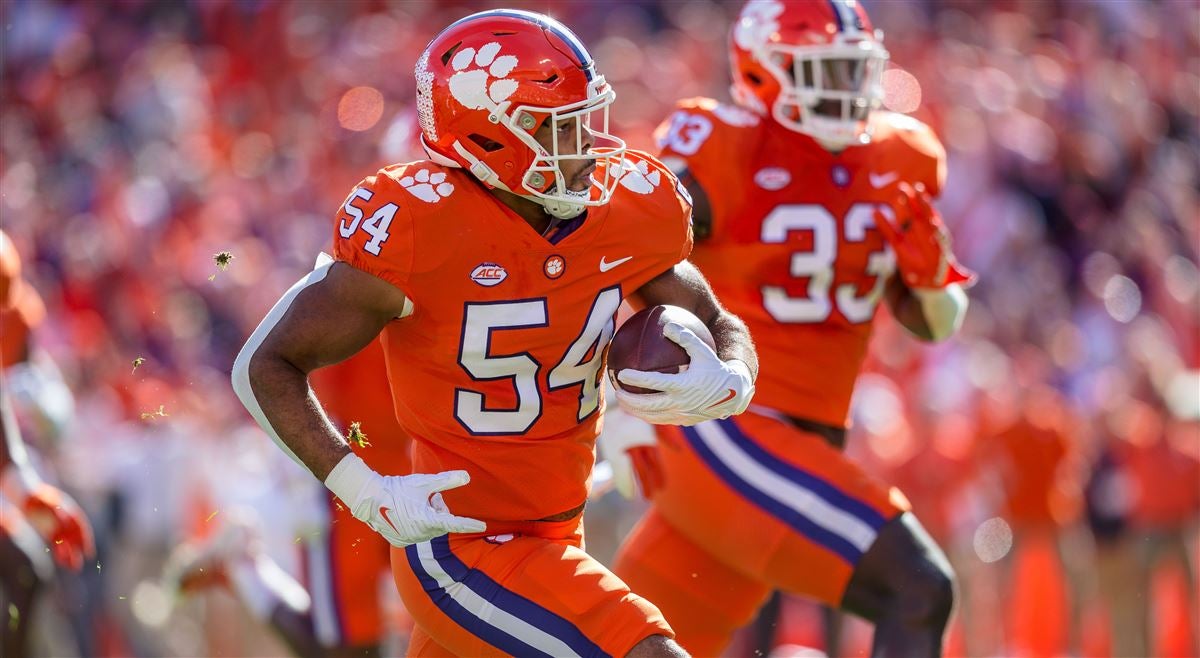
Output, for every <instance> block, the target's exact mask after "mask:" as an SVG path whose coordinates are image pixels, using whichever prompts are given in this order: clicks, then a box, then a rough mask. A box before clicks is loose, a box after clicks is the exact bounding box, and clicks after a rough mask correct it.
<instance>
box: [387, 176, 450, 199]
mask: <svg viewBox="0 0 1200 658" xmlns="http://www.w3.org/2000/svg"><path fill="white" fill-rule="evenodd" d="M400 187H403V188H404V189H406V190H408V193H409V194H411V195H413V196H415V197H417V198H418V199H420V200H422V201H424V202H425V203H437V202H438V201H441V200H442V199H444V198H446V197H448V196H450V195H451V194H452V193H453V192H454V184H453V183H447V182H446V172H443V171H439V172H437V173H436V174H430V173H429V170H428V169H422V170H421V171H418V172H417V173H416V174H414V175H412V176H405V177H404V178H401V179H400Z"/></svg>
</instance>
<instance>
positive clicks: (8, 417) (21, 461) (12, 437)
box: [0, 383, 41, 489]
mask: <svg viewBox="0 0 1200 658" xmlns="http://www.w3.org/2000/svg"><path fill="white" fill-rule="evenodd" d="M9 398H10V395H9V391H7V390H5V388H4V384H3V383H0V474H3V473H12V474H15V475H16V476H17V477H18V478H19V479H20V482H21V485H23V486H24V487H25V488H26V489H32V488H33V487H34V486H35V485H36V484H37V483H38V482H40V481H41V477H40V476H38V474H37V471H36V470H35V469H34V468H33V464H32V462H30V461H29V455H28V453H26V451H25V442H24V441H23V440H22V439H21V430H20V427H18V426H17V417H16V415H15V414H14V413H13V409H12V401H11V400H10V399H9Z"/></svg>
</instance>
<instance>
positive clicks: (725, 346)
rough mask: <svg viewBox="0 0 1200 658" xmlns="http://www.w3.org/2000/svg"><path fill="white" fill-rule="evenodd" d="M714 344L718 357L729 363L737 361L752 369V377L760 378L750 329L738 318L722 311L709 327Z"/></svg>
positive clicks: (756, 353)
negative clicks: (731, 360)
mask: <svg viewBox="0 0 1200 658" xmlns="http://www.w3.org/2000/svg"><path fill="white" fill-rule="evenodd" d="M708 330H709V331H710V332H712V335H713V342H715V343H716V344H717V356H720V357H721V358H722V359H724V360H726V361H728V360H730V359H737V360H738V361H741V362H742V363H745V364H746V365H747V366H748V367H749V368H750V374H751V376H752V377H754V378H757V377H758V352H757V351H755V349H754V341H753V340H752V339H751V338H750V329H749V328H748V327H746V323H745V322H742V319H741V318H739V317H738V316H736V315H734V314H732V313H730V312H728V311H721V312H720V313H719V314H717V316H716V318H715V319H713V321H712V322H710V323H709V325H708Z"/></svg>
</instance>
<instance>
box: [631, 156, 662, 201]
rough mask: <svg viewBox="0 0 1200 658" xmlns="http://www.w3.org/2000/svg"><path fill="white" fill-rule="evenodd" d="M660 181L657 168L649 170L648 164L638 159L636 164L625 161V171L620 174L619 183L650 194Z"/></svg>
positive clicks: (633, 190) (660, 175) (660, 177)
mask: <svg viewBox="0 0 1200 658" xmlns="http://www.w3.org/2000/svg"><path fill="white" fill-rule="evenodd" d="M661 182H662V173H661V172H660V171H658V170H657V169H655V170H654V171H650V165H648V164H646V161H645V160H639V161H638V163H637V165H633V164H628V163H627V164H626V165H625V173H624V175H622V176H621V185H622V186H624V187H625V189H627V190H629V191H631V192H637V193H638V194H650V193H651V192H653V191H654V189H655V188H657V187H658V185H659V183H661Z"/></svg>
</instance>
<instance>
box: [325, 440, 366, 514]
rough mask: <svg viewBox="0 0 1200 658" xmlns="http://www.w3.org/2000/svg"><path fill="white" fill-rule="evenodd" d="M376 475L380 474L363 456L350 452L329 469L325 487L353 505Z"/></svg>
mask: <svg viewBox="0 0 1200 658" xmlns="http://www.w3.org/2000/svg"><path fill="white" fill-rule="evenodd" d="M376 477H379V474H378V473H376V472H375V471H374V470H372V469H371V467H370V466H367V463H366V462H364V461H363V460H362V457H359V456H358V455H356V454H354V453H353V452H348V453H346V456H345V457H342V460H341V461H339V462H338V463H337V466H334V467H333V470H332V471H329V475H328V476H327V477H326V478H325V487H326V488H328V489H329V490H330V491H332V492H333V495H335V496H337V497H338V498H340V499H341V500H342V502H344V503H346V504H347V505H349V506H350V507H353V506H354V503H356V502H357V500H356V499H357V498H358V494H359V492H361V491H362V490H363V487H364V486H366V484H367V483H368V482H370V481H371V480H372V479H374V478H376Z"/></svg>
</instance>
